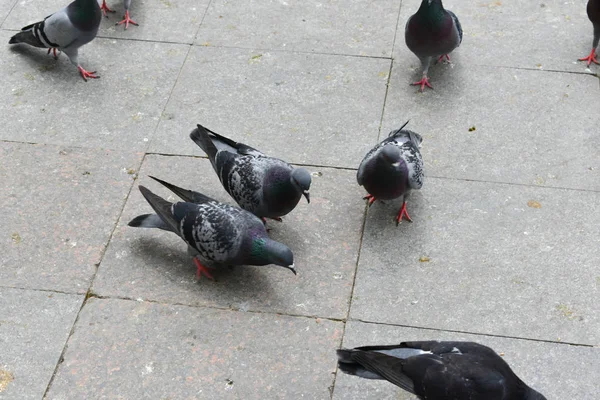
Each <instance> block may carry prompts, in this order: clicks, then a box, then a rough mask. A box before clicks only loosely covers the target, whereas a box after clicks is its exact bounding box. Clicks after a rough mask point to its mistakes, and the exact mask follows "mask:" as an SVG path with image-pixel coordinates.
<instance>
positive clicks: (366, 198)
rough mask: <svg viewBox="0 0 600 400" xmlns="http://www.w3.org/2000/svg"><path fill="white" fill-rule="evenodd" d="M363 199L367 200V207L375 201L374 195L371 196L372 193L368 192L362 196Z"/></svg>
mask: <svg viewBox="0 0 600 400" xmlns="http://www.w3.org/2000/svg"><path fill="white" fill-rule="evenodd" d="M363 200H369V207H371V204H373V203H374V202H375V200H376V199H375V196H373V195H372V194H368V195H366V196H365V197H363Z"/></svg>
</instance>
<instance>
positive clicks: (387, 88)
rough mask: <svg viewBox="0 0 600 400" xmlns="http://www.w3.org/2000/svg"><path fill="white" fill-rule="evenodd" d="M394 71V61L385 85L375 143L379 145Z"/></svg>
mask: <svg viewBox="0 0 600 400" xmlns="http://www.w3.org/2000/svg"><path fill="white" fill-rule="evenodd" d="M393 69H394V60H393V59H392V61H391V62H390V70H389V71H388V77H387V82H386V83H385V95H384V96H383V106H382V107H381V119H380V120H379V132H377V140H376V142H375V143H379V141H380V140H381V131H382V130H383V117H384V116H385V106H386V105H387V98H388V93H389V91H390V84H391V81H392V71H393Z"/></svg>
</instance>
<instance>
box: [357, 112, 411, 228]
mask: <svg viewBox="0 0 600 400" xmlns="http://www.w3.org/2000/svg"><path fill="white" fill-rule="evenodd" d="M406 124H408V121H407V122H406ZM406 124H404V125H402V127H401V128H400V129H397V130H395V131H391V132H390V134H389V135H388V137H387V138H386V139H385V140H383V141H382V142H381V143H379V144H377V145H376V146H375V147H373V148H372V149H371V150H370V151H369V152H368V153H367V155H366V156H365V158H363V160H362V162H361V163H360V166H359V167H358V172H357V174H356V180H357V181H358V184H359V185H360V186H364V187H365V189H366V190H367V192H368V193H369V194H368V195H367V196H366V197H365V199H368V200H369V206H371V205H372V204H373V202H374V201H375V200H376V199H379V200H392V199H396V198H398V197H400V196H402V197H403V199H402V200H403V202H402V208H401V209H400V212H399V213H398V216H397V217H396V224H399V223H400V222H401V221H402V219H403V218H404V217H406V219H407V220H408V221H410V222H412V219H411V218H410V216H409V215H408V211H406V197H407V195H408V194H409V193H410V190H411V189H420V188H421V187H422V186H423V159H422V158H421V152H420V151H419V147H421V142H422V141H423V138H422V137H421V135H419V134H418V133H415V132H413V131H409V130H403V128H404V127H405V126H406Z"/></svg>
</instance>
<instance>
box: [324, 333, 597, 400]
mask: <svg viewBox="0 0 600 400" xmlns="http://www.w3.org/2000/svg"><path fill="white" fill-rule="evenodd" d="M408 340H467V341H474V342H478V343H481V344H484V345H486V346H490V347H492V348H493V349H494V350H495V351H496V352H497V353H499V354H502V353H504V356H503V357H504V359H505V360H506V362H508V363H509V364H510V366H511V368H512V369H513V371H515V373H516V374H517V375H518V376H519V377H520V378H521V379H523V380H524V381H525V382H526V383H527V384H528V385H530V386H531V387H533V388H535V389H537V390H539V391H540V392H541V393H543V394H544V395H545V396H546V397H547V398H548V399H581V400H593V399H595V398H596V397H597V391H598V386H597V382H598V380H599V378H600V361H599V360H600V349H598V348H591V347H583V346H571V345H567V344H558V343H547V342H546V343H545V342H536V341H530V340H519V339H508V338H498V337H490V336H478V335H469V334H464V333H452V332H440V331H434V330H423V329H414V328H406V327H396V326H386V325H377V324H365V323H362V322H358V321H350V322H348V323H347V324H346V331H345V335H344V347H356V346H367V345H375V344H397V343H400V342H403V341H408ZM333 399H334V400H337V399H349V400H352V399H360V400H363V399H365V400H367V399H378V400H380V399H381V400H383V399H390V400H391V399H394V400H409V399H410V400H413V399H416V397H414V396H410V395H409V394H407V393H406V392H404V391H402V390H401V389H399V388H397V387H396V386H394V385H392V384H390V383H387V382H385V381H374V380H367V379H360V378H357V377H354V376H349V375H345V374H343V373H342V372H338V373H337V377H336V380H335V389H334V394H333Z"/></svg>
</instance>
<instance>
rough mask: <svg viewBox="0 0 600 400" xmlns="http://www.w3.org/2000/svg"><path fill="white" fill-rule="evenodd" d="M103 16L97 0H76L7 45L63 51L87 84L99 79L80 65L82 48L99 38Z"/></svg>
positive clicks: (24, 31) (18, 34) (12, 38)
mask: <svg viewBox="0 0 600 400" xmlns="http://www.w3.org/2000/svg"><path fill="white" fill-rule="evenodd" d="M101 19H102V13H101V11H100V6H99V5H98V2H97V0H75V1H74V2H72V3H71V4H69V5H68V6H66V7H65V8H63V9H61V10H59V11H57V12H55V13H54V14H51V15H49V16H47V17H46V18H44V20H43V21H40V22H36V23H34V24H31V25H27V26H26V27H24V28H22V29H21V32H19V33H17V34H16V35H14V36H13V37H11V38H10V40H9V42H8V44H17V43H26V44H28V45H30V46H34V47H41V48H47V49H48V54H50V51H51V50H54V56H55V57H56V50H57V49H58V50H60V51H63V52H64V53H65V54H66V55H67V56H68V57H69V60H71V63H72V64H73V65H75V66H76V67H77V69H78V70H79V72H80V73H81V76H82V77H83V79H84V80H85V81H87V78H98V76H96V75H95V73H96V72H95V71H94V72H88V71H86V70H85V69H83V67H82V66H81V65H80V64H79V61H78V51H79V48H80V47H81V46H83V45H85V44H87V43H89V42H91V41H92V40H94V38H95V37H96V34H97V33H98V27H99V26H100V20H101Z"/></svg>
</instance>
